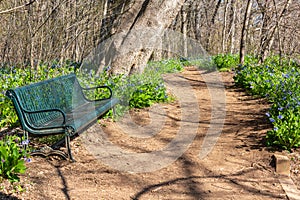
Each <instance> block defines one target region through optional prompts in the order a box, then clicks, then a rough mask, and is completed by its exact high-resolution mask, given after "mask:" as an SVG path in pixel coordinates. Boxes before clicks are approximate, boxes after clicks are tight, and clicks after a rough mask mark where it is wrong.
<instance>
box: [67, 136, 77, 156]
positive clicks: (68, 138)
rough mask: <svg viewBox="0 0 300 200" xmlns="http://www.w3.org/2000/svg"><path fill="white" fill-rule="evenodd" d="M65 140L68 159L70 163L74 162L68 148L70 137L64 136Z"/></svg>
mask: <svg viewBox="0 0 300 200" xmlns="http://www.w3.org/2000/svg"><path fill="white" fill-rule="evenodd" d="M65 140H66V148H67V151H68V157H69V159H70V160H71V161H72V162H75V160H74V158H73V156H72V151H71V146H70V135H69V134H66V135H65Z"/></svg>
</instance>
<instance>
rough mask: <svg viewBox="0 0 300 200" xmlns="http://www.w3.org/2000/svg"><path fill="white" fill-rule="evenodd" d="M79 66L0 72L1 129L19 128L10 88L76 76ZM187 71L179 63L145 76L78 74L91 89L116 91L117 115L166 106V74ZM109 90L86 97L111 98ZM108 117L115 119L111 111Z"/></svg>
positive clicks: (153, 65)
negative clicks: (127, 111)
mask: <svg viewBox="0 0 300 200" xmlns="http://www.w3.org/2000/svg"><path fill="white" fill-rule="evenodd" d="M74 68H78V65H77V64H76V63H75V64H74V63H71V62H66V64H65V66H63V67H62V66H60V65H58V64H57V63H56V62H53V63H51V64H41V65H39V66H37V68H36V69H35V70H32V69H30V68H24V69H21V68H16V67H10V68H8V67H3V68H1V69H0V77H1V79H0V92H1V93H0V128H2V127H5V126H10V127H15V126H17V125H18V118H17V115H16V113H15V110H14V108H13V104H12V102H11V101H10V100H9V99H8V98H6V97H5V91H6V90H7V89H10V88H15V87H20V86H23V85H27V84H30V83H33V82H38V81H42V80H46V79H50V78H53V77H57V76H61V75H65V74H69V73H71V72H74ZM181 70H183V64H182V63H181V62H180V60H178V59H170V60H163V61H159V62H150V63H149V65H148V66H147V67H146V69H145V70H144V72H143V73H142V74H134V75H131V76H128V77H126V76H124V75H114V76H110V75H109V73H107V71H109V66H108V67H107V68H105V70H104V71H103V72H102V73H99V74H96V72H95V71H93V70H83V71H82V72H80V73H77V76H78V79H79V80H80V84H81V85H82V86H83V87H86V88H90V87H95V86H99V85H107V86H109V87H111V88H112V90H113V93H114V95H115V96H116V97H117V98H119V99H120V100H121V101H122V105H121V106H117V108H116V111H117V115H118V116H120V115H122V113H123V112H124V111H125V110H127V109H129V108H133V107H134V108H143V107H147V106H150V105H152V104H153V103H155V102H166V101H169V100H170V99H171V97H170V96H168V95H167V92H166V88H165V86H164V84H163V79H162V76H161V75H162V74H164V73H173V72H178V71H181ZM108 94H109V92H108V90H107V89H98V90H89V91H86V93H85V95H86V96H87V97H88V98H90V99H99V98H105V97H108ZM106 117H113V113H112V112H111V111H109V112H108V114H107V115H106Z"/></svg>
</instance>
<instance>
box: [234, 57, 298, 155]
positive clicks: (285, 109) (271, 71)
mask: <svg viewBox="0 0 300 200" xmlns="http://www.w3.org/2000/svg"><path fill="white" fill-rule="evenodd" d="M272 58H273V59H272ZM281 64H283V65H281ZM299 74H300V68H299V66H298V65H297V63H296V62H293V61H290V60H287V59H282V60H281V62H280V61H279V57H278V56H272V57H270V58H268V59H267V60H266V63H264V64H262V65H259V64H254V65H245V66H241V67H238V68H237V69H236V75H235V77H234V80H235V83H236V84H237V85H239V86H241V87H243V88H245V89H247V91H248V92H249V93H251V94H253V95H257V96H260V97H266V98H267V99H268V101H269V102H270V103H271V107H270V110H269V112H267V113H266V115H267V117H268V118H269V120H270V122H271V123H272V125H273V127H274V128H273V130H270V131H268V132H267V136H266V138H267V145H269V146H278V147H280V148H282V149H288V150H291V149H292V148H296V147H299V146H300V131H299V130H300V128H299V126H298V125H299V124H300V117H299V116H300V115H299V114H300V88H299V83H300V78H299Z"/></svg>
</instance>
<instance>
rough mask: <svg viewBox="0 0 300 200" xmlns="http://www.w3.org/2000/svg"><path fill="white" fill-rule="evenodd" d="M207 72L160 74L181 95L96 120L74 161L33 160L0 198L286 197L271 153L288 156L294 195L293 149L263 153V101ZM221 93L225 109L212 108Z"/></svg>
mask: <svg viewBox="0 0 300 200" xmlns="http://www.w3.org/2000/svg"><path fill="white" fill-rule="evenodd" d="M212 73H213V72H204V71H198V70H196V69H195V68H193V67H188V68H186V69H185V70H184V71H183V72H181V73H179V74H172V75H169V76H168V77H165V78H166V79H167V85H168V86H170V92H172V93H173V94H174V93H176V91H175V90H177V89H178V91H179V90H180V88H181V89H182V90H181V94H182V93H183V92H185V93H186V94H184V95H185V96H186V98H184V99H180V98H182V95H181V97H180V98H179V99H178V98H177V100H175V101H174V102H172V103H167V104H160V105H154V106H152V107H151V108H148V109H140V110H132V111H130V113H129V114H128V115H127V118H125V119H123V122H122V120H120V122H113V121H110V120H104V119H101V120H100V123H99V124H95V125H94V126H92V127H90V128H89V129H88V130H87V131H85V132H84V133H83V134H81V135H80V136H79V137H77V138H75V139H74V140H72V142H71V146H72V150H73V156H74V157H75V159H76V162H74V163H71V162H68V161H65V160H60V159H57V158H53V157H52V158H42V157H32V162H30V163H27V164H26V165H27V168H28V169H27V172H26V174H24V175H21V182H20V185H21V186H22V188H23V191H21V192H20V191H18V189H16V188H15V191H13V190H12V187H9V186H8V185H7V184H5V182H3V183H2V192H1V197H2V199H74V200H75V199H118V200H119V199H124V200H127V199H288V197H287V195H286V193H285V191H284V190H283V188H282V186H281V184H280V181H279V176H278V175H277V174H276V172H275V169H274V164H273V155H274V153H280V154H284V155H287V156H289V157H290V158H291V160H292V162H291V163H292V168H291V178H292V180H293V182H294V183H295V184H296V185H297V187H298V190H299V189H300V184H299V183H300V175H299V173H300V172H299V170H300V153H299V151H295V152H293V153H288V152H278V151H276V150H274V149H272V148H267V147H266V146H265V143H264V138H265V135H266V132H267V131H268V130H270V129H271V126H270V125H269V123H268V121H267V118H266V117H265V113H266V112H267V109H268V107H269V105H268V103H267V102H266V101H265V100H264V99H261V98H254V97H252V96H249V95H247V94H246V93H245V91H243V90H242V89H239V88H237V87H235V86H234V82H233V73H232V72H220V73H219V74H220V75H221V77H222V82H223V84H224V87H223V86H222V85H221V86H220V85H218V84H217V83H215V82H214V83H213V82H210V79H205V77H207V76H210V75H211V77H213V74H212ZM176 81H177V82H176ZM186 83H188V85H185V84H186ZM184 87H186V88H184ZM210 88H215V89H216V90H213V89H211V90H210ZM222 88H223V89H224V91H223V92H225V93H224V94H226V97H225V96H224V97H225V99H224V100H226V104H218V105H221V106H220V107H219V108H218V107H217V109H216V106H215V103H216V101H217V100H218V99H217V100H216V98H214V97H215V96H219V97H220V99H221V100H222V98H221V97H222V91H221V90H222ZM190 90H192V91H190ZM182 91H183V92H182ZM217 91H219V92H220V91H221V93H215V92H217ZM184 95H183V97H185V96H184ZM189 95H190V96H191V98H195V99H196V101H197V102H196V103H197V104H195V102H192V100H191V102H189V100H190V99H189V98H190V97H188V96H189ZM175 96H176V95H175ZM179 96H180V94H179ZM220 99H219V100H220ZM221 100H220V102H221ZM221 103H222V102H221ZM223 103H224V102H223ZM195 105H198V108H197V107H195ZM216 113H217V115H215V114H216ZM222 115H224V117H225V119H224V121H223V120H222V119H221V118H222ZM128 116H129V117H128ZM220 116H221V117H220ZM128 119H131V121H133V122H134V124H135V125H133V126H132V127H133V129H132V130H130V127H127V128H126V127H125V128H124V123H125V124H126V123H127V122H126V120H128ZM124 120H125V122H124ZM122 123H123V125H122ZM132 127H131V128H132ZM156 128H157V129H156ZM128 130H129V131H128ZM134 130H137V131H134ZM218 130H222V132H218ZM209 134H210V135H209ZM178 138H179V139H178ZM207 144H208V145H207ZM169 147H170V148H169ZM164 150H165V151H164ZM124 152H125V153H124Z"/></svg>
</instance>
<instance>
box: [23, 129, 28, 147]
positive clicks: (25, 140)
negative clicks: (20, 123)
mask: <svg viewBox="0 0 300 200" xmlns="http://www.w3.org/2000/svg"><path fill="white" fill-rule="evenodd" d="M23 140H24V142H22V145H23V148H24V149H25V150H26V149H27V147H28V145H29V144H28V142H29V139H28V132H27V131H23Z"/></svg>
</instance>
